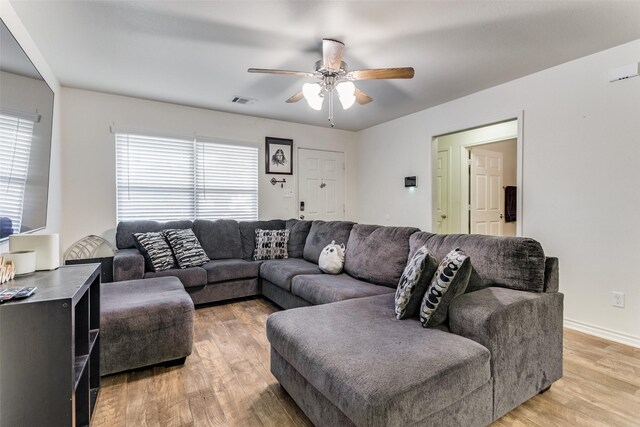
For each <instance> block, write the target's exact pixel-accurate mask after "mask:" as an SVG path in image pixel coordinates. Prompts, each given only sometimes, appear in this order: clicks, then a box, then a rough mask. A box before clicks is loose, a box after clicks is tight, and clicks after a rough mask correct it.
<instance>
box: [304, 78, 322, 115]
mask: <svg viewBox="0 0 640 427" xmlns="http://www.w3.org/2000/svg"><path fill="white" fill-rule="evenodd" d="M321 92H322V86H320V85H319V84H316V83H305V84H303V85H302V94H303V95H304V99H306V100H307V104H309V107H311V108H313V109H314V110H316V111H320V110H322V102H323V101H324V97H322V96H321V95H320V93H321Z"/></svg>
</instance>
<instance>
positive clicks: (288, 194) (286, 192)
mask: <svg viewBox="0 0 640 427" xmlns="http://www.w3.org/2000/svg"><path fill="white" fill-rule="evenodd" d="M283 197H286V198H288V199H289V198H291V197H293V189H291V188H285V189H284V196H283Z"/></svg>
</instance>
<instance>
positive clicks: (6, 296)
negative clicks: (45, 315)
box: [0, 286, 38, 303]
mask: <svg viewBox="0 0 640 427" xmlns="http://www.w3.org/2000/svg"><path fill="white" fill-rule="evenodd" d="M36 289H38V288H37V287H36V286H29V287H24V286H23V287H17V288H5V289H2V290H1V291H0V303H3V302H5V301H9V300H11V299H24V298H28V297H30V296H31V295H33V294H34V293H35V292H36Z"/></svg>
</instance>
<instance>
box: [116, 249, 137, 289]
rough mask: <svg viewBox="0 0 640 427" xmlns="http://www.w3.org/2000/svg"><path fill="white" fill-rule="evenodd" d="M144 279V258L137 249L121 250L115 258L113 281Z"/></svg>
mask: <svg viewBox="0 0 640 427" xmlns="http://www.w3.org/2000/svg"><path fill="white" fill-rule="evenodd" d="M142 278H144V257H143V256H142V254H141V253H140V252H138V250H137V249H120V250H119V251H117V252H116V254H115V255H114V256H113V281H114V282H121V281H123V280H134V279H142Z"/></svg>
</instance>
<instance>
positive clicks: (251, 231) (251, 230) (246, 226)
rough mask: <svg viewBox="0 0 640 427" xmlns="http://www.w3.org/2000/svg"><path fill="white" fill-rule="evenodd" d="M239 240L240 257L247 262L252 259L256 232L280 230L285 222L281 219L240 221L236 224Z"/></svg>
mask: <svg viewBox="0 0 640 427" xmlns="http://www.w3.org/2000/svg"><path fill="white" fill-rule="evenodd" d="M238 227H239V230H240V239H241V240H242V257H241V258H244V259H246V260H247V261H251V260H252V259H253V251H254V249H255V248H256V230H258V229H260V230H282V229H283V228H285V222H284V221H283V220H281V219H274V220H271V221H240V222H239V223H238Z"/></svg>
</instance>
